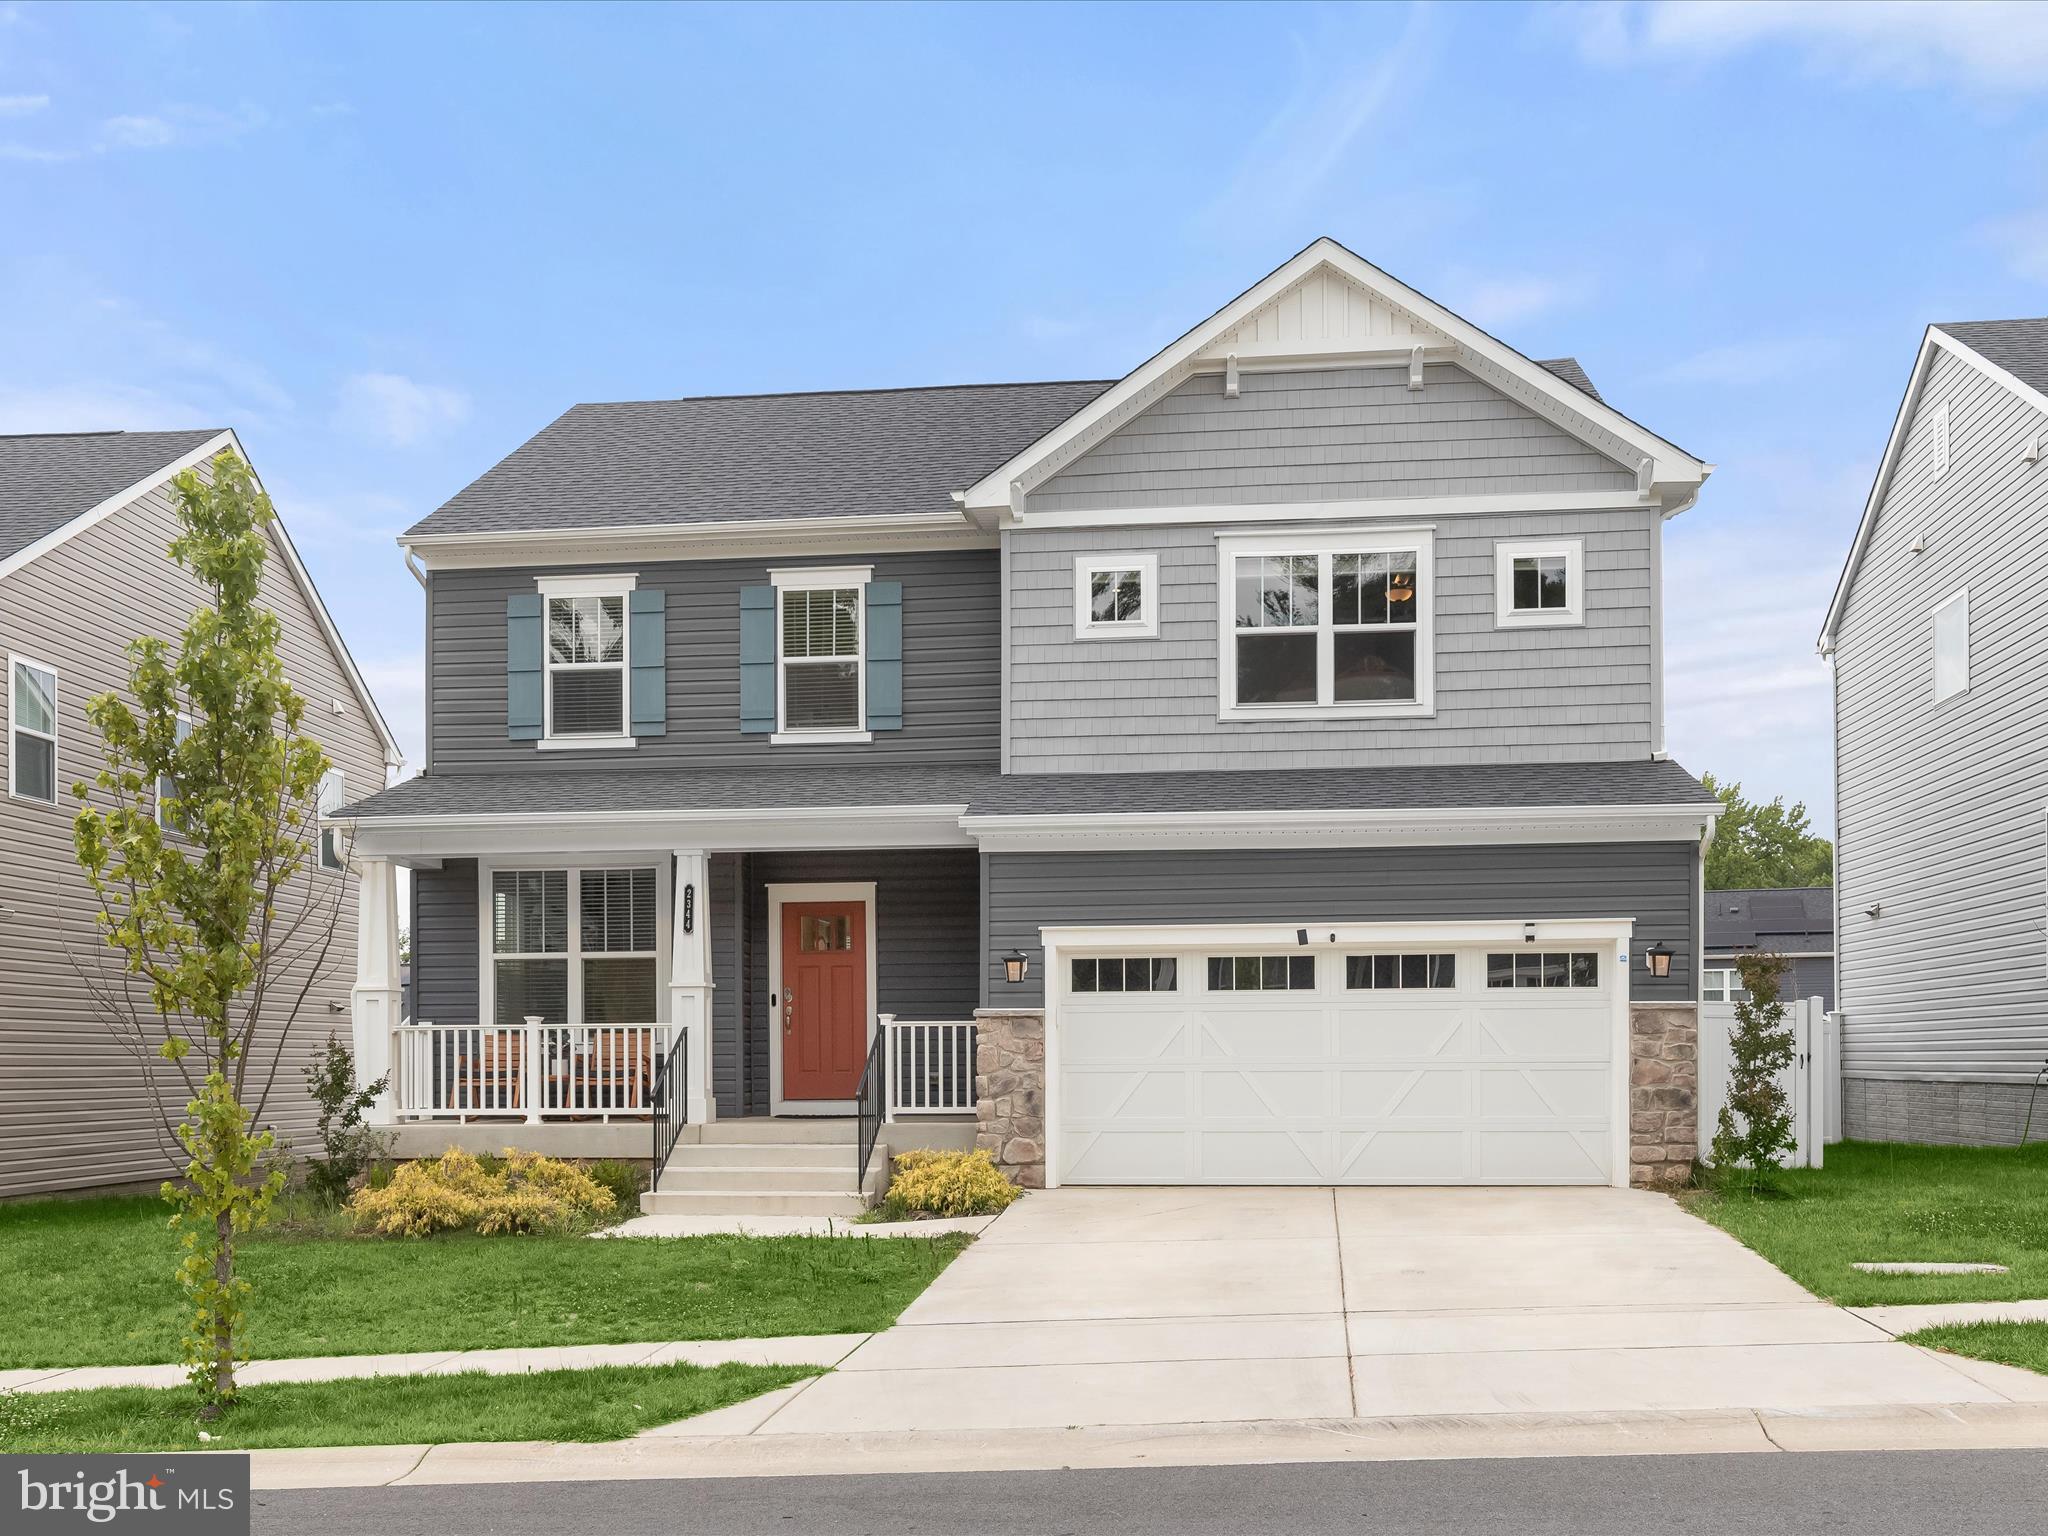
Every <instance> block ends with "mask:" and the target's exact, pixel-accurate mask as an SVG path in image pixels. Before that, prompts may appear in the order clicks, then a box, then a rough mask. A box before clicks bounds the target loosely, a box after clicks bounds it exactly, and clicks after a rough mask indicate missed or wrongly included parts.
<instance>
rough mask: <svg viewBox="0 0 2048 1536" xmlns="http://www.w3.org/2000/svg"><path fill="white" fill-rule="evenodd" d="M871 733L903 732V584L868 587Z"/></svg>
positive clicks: (895, 582) (885, 583) (886, 582)
mask: <svg viewBox="0 0 2048 1536" xmlns="http://www.w3.org/2000/svg"><path fill="white" fill-rule="evenodd" d="M868 729H869V730H871V731H900V730H902V729H903V583H902V582H900V581H871V582H869V583H868Z"/></svg>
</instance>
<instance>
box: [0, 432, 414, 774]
mask: <svg viewBox="0 0 2048 1536" xmlns="http://www.w3.org/2000/svg"><path fill="white" fill-rule="evenodd" d="M228 448H232V449H233V450H234V452H235V456H236V457H237V458H239V459H240V460H241V461H242V462H243V463H244V464H247V465H248V466H249V476H250V478H251V479H252V480H254V481H255V482H256V488H257V489H258V490H262V489H263V477H262V476H261V475H259V474H257V473H256V466H255V464H254V463H253V462H251V460H250V458H249V455H248V453H247V451H246V450H245V449H244V448H243V447H242V440H241V439H240V438H239V437H237V436H236V435H235V433H234V430H233V428H229V429H228V430H227V431H224V432H217V433H215V434H214V435H213V436H212V437H210V438H208V439H207V440H206V441H205V442H203V443H201V444H200V445H199V446H198V447H197V448H194V449H192V450H191V451H190V452H188V453H185V454H182V455H180V456H179V457H177V458H175V459H172V460H171V461H170V462H169V463H168V464H166V465H164V466H163V468H161V469H158V470H155V471H153V472H152V473H150V474H149V475H147V476H145V477H144V478H143V479H141V480H138V481H136V482H135V484H133V485H131V486H129V487H128V488H127V489H126V490H123V491H116V492H115V493H114V494H113V495H112V496H109V497H108V498H107V499H106V500H105V501H102V502H100V503H99V504H98V505H97V506H94V507H92V508H90V509H89V510H87V511H84V512H81V513H80V514H79V515H78V516H76V517H74V518H72V519H71V521H70V522H68V523H65V524H64V525H63V526H62V527H59V528H53V529H51V530H50V532H48V533H46V534H44V535H43V536H42V537H41V538H40V539H37V540H36V541H35V542H34V543H33V544H28V545H25V546H23V547H22V548H21V549H18V550H16V551H15V552H14V553H13V554H11V555H9V556H8V557H7V558H6V559H5V560H0V580H4V579H5V578H7V577H9V576H12V575H13V574H14V573H15V572H16V571H18V570H20V569H21V568H22V567H23V566H25V565H27V564H28V563H29V562H30V561H31V560H34V559H36V558H37V557H38V556H41V555H46V554H48V553H49V552H50V551H51V550H53V549H55V548H57V547H58V546H59V545H61V544H64V543H67V542H68V541H70V540H72V539H75V538H77V537H78V535H80V534H81V533H84V532H85V531H86V530H87V529H88V528H92V527H94V526H95V525H97V524H99V523H102V522H104V521H105V520H106V519H107V518H109V517H111V516H113V515H114V514H115V513H116V512H118V511H120V510H121V509H122V508H123V507H125V506H127V505H129V503H131V502H133V501H134V500H136V498H138V497H140V496H145V495H147V494H148V493H149V492H151V491H153V490H155V489H156V488H157V487H158V486H160V485H162V484H164V483H165V482H166V481H168V480H170V479H171V478H173V477H174V476H176V475H180V474H183V473H184V472H185V471H186V470H188V469H191V468H193V467H194V466H195V465H198V464H203V463H205V462H206V461H208V460H209V459H212V458H213V457H214V456H215V455H217V454H219V453H220V452H221V451H222V450H223V449H228ZM266 494H268V493H267V492H266ZM271 526H272V527H273V528H274V529H275V531H276V533H277V544H278V548H279V549H280V550H282V551H283V553H284V559H285V564H286V565H287V566H288V567H290V569H291V573H292V580H294V581H295V582H297V583H298V586H299V591H300V592H301V594H303V595H304V597H305V599H306V602H307V604H308V605H309V606H310V607H311V608H312V610H313V617H314V619H315V621H316V622H317V623H318V624H319V626H320V632H321V634H322V635H323V636H324V637H325V638H326V640H327V644H328V647H329V649H331V650H332V651H333V652H334V655H335V658H336V659H337V660H338V661H340V663H341V668H342V671H343V672H344V673H346V674H347V676H348V680H349V686H350V687H351V688H352V689H353V690H354V691H355V694H356V698H357V701H358V702H359V703H361V705H362V706H363V711H364V713H365V714H366V715H367V716H368V717H369V721H370V725H371V728H372V729H373V730H375V731H376V733H377V739H378V740H379V741H380V742H382V743H383V747H384V765H385V767H387V768H399V767H403V766H404V764H405V754H404V753H403V752H401V751H400V750H399V747H398V738H397V737H396V736H395V735H393V734H392V731H391V725H390V722H389V721H387V720H386V719H385V718H384V711H383V710H381V709H380V708H378V707H377V700H376V698H375V696H374V695H372V694H371V692H370V685H369V684H368V683H366V682H365V681H364V680H363V674H362V673H361V672H360V671H359V670H357V667H356V663H355V658H354V657H353V656H351V655H350V654H349V650H348V646H347V644H346V643H344V642H343V640H342V638H341V631H340V630H339V629H337V628H336V627H335V624H334V618H333V616H332V615H331V614H329V613H328V611H327V604H326V603H324V602H322V601H321V598H320V589H319V588H318V587H316V586H314V585H313V578H312V576H311V574H310V573H309V572H308V571H307V570H306V563H305V561H303V560H302V559H300V558H299V551H298V548H297V546H296V545H294V544H293V543H292V536H291V534H290V532H289V531H287V529H286V528H285V524H284V515H283V514H282V513H278V515H277V518H276V521H275V522H274V523H273V524H272V525H271Z"/></svg>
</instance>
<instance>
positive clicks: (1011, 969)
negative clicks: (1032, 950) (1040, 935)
mask: <svg viewBox="0 0 2048 1536" xmlns="http://www.w3.org/2000/svg"><path fill="white" fill-rule="evenodd" d="M1030 971H1031V957H1030V956H1029V955H1027V954H1025V953H1024V951H1023V950H1021V949H1013V950H1011V951H1010V952H1009V953H1008V954H1007V955H1005V956H1003V979H1004V980H1005V981H1008V982H1010V983H1011V984H1012V985H1015V984H1016V983H1017V982H1020V981H1022V980H1023V979H1024V978H1025V976H1027V975H1028V974H1030Z"/></svg>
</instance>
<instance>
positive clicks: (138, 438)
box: [0, 427, 221, 560]
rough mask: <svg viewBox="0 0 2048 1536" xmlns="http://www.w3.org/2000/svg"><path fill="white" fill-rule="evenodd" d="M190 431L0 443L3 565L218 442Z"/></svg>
mask: <svg viewBox="0 0 2048 1536" xmlns="http://www.w3.org/2000/svg"><path fill="white" fill-rule="evenodd" d="M220 432H221V429H220V428H218V427H215V428H213V429H211V430H209V431H203V432H201V431H193V432H45V433H32V434H24V435H20V436H0V560H4V559H6V558H7V556H9V555H12V554H14V553H16V552H17V551H19V550H22V549H25V548H27V547H28V546H29V545H31V544H33V543H35V541H36V540H37V539H40V538H42V537H43V536H44V535H45V534H49V533H54V532H55V531H56V530H57V529H59V528H61V527H63V526H64V525H65V524H66V523H68V522H70V521H71V520H72V519H73V518H74V517H77V516H79V515H81V514H82V513H86V512H90V511H91V510H92V509H93V508H94V507H96V506H98V505H99V504H100V503H101V502H103V501H105V500H106V499H107V498H108V497H109V496H113V495H116V494H118V493H119V492H121V491H125V490H126V489H127V488H128V487H129V486H131V485H134V484H136V483H137V482H138V481H141V480H145V479H147V478H148V477H149V476H150V474H151V473H152V472H154V471H156V470H160V469H162V468H163V467H164V466H165V465H166V464H169V463H171V462H172V461H174V460H176V459H179V458H182V457H184V455H186V454H188V453H190V452H191V451H192V450H193V449H194V448H197V447H198V446H199V445H200V444H202V443H204V442H206V441H208V440H209V439H211V438H214V437H218V436H219V435H220Z"/></svg>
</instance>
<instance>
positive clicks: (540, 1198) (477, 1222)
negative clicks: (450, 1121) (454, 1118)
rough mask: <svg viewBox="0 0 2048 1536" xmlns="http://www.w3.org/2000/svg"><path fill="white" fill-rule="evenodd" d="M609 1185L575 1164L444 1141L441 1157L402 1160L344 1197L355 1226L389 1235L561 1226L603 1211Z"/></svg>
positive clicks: (609, 1205) (608, 1206) (608, 1204)
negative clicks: (375, 1184) (485, 1153)
mask: <svg viewBox="0 0 2048 1536" xmlns="http://www.w3.org/2000/svg"><path fill="white" fill-rule="evenodd" d="M616 1204H617V1201H616V1200H615V1199H614V1198H613V1195H612V1192H611V1191H610V1190H608V1189H606V1188H605V1187H604V1186H603V1185H602V1184H599V1183H598V1182H597V1181H596V1180H595V1179H593V1178H591V1177H590V1175H589V1174H587V1173H585V1172H584V1171H583V1170H582V1169H580V1168H578V1167H576V1166H575V1165H574V1164H573V1163H565V1162H562V1161H560V1160H559V1159H556V1158H552V1157H542V1156H540V1155H539V1154H538V1153H535V1152H517V1151H512V1150H510V1149H507V1151H506V1152H505V1154H504V1156H503V1157H502V1158H495V1157H487V1158H479V1157H476V1156H475V1155H473V1154H472V1153H468V1152H465V1151H463V1150H462V1149H461V1148H460V1147H450V1148H449V1149H448V1150H447V1151H446V1152H443V1153H442V1154H441V1155H440V1156H439V1157H432V1158H425V1159H422V1160H421V1161H419V1162H416V1163H403V1164H401V1165H400V1166H399V1167H398V1169H397V1170H396V1171H395V1172H394V1173H393V1174H392V1175H391V1179H390V1181H389V1182H388V1183H386V1184H385V1185H383V1186H382V1187H381V1188H365V1189H360V1190H357V1191H356V1193H355V1194H354V1195H352V1196H350V1197H349V1202H348V1211H349V1216H350V1218H351V1219H352V1220H353V1222H354V1223H355V1225H356V1227H357V1229H358V1230H374V1231H378V1232H383V1233H386V1234H388V1235H390V1236H394V1237H425V1236H427V1235H428V1234H429V1233H432V1232H451V1231H459V1230H463V1229H468V1230H471V1231H475V1232H478V1233H481V1234H483V1235H485V1236H489V1235H491V1234H493V1233H498V1232H559V1231H562V1230H564V1229H566V1228H569V1227H573V1226H577V1225H579V1224H581V1223H583V1222H586V1221H589V1220H591V1219H593V1218H595V1217H598V1216H603V1215H606V1214H609V1213H610V1211H611V1210H612V1209H613V1207H614V1206H615V1205H616Z"/></svg>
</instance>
